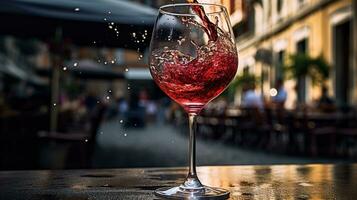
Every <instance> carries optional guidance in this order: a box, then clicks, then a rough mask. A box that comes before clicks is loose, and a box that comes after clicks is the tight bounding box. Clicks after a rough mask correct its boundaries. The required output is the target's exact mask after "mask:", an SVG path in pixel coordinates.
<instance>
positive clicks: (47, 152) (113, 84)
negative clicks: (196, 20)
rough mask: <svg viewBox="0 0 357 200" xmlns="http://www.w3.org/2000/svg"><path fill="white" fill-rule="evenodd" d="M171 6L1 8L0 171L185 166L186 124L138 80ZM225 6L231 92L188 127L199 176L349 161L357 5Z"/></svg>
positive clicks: (32, 3)
mask: <svg viewBox="0 0 357 200" xmlns="http://www.w3.org/2000/svg"><path fill="white" fill-rule="evenodd" d="M179 2H185V1H174V0H157V1H155V0H136V1H125V0H92V1H85V0H61V1H60V0H51V1H49V0H10V1H1V3H0V21H1V26H0V170H23V169H73V168H116V167H170V166H186V163H187V155H188V154H187V150H186V148H187V143H188V137H187V135H188V134H187V131H188V127H187V126H188V125H187V118H186V115H185V113H184V112H183V110H182V109H181V108H180V106H178V105H177V104H175V103H174V102H173V101H171V100H170V99H169V98H168V97H166V96H165V94H163V93H162V92H161V91H160V89H159V88H158V87H157V86H156V85H155V83H154V82H153V80H152V78H151V76H150V73H149V70H148V47H149V42H150V37H151V32H152V27H153V25H154V22H155V18H156V15H157V12H158V11H157V9H158V8H159V6H161V5H164V4H167V3H179ZM199 2H202V3H203V2H209V3H219V4H223V5H225V6H226V7H227V9H228V12H229V14H230V16H231V22H232V26H233V30H234V33H235V36H236V43H237V48H238V51H239V69H238V73H237V75H236V78H235V80H234V81H233V82H232V84H231V85H230V87H229V88H228V89H227V90H226V91H225V92H224V93H223V94H222V95H220V96H219V97H218V98H216V99H215V100H214V101H212V102H211V103H210V104H209V105H207V106H206V108H205V109H204V110H203V111H202V113H201V115H200V117H199V118H198V128H197V129H198V130H197V136H198V144H197V155H198V156H197V157H198V164H199V165H230V164H234V165H237V164H283V163H284V164H286V163H298V164H304V163H341V162H355V161H356V160H357V111H356V108H357V107H356V106H357V105H356V102H357V57H356V55H357V42H356V41H357V40H356V39H354V37H356V36H357V16H356V8H357V1H355V0H289V1H288V0H211V1H208V0H205V1H203V0H202V1H199Z"/></svg>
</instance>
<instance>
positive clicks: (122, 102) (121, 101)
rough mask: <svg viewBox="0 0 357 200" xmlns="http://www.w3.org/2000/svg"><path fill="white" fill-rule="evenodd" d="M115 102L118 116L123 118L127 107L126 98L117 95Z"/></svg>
mask: <svg viewBox="0 0 357 200" xmlns="http://www.w3.org/2000/svg"><path fill="white" fill-rule="evenodd" d="M117 103H118V104H117V105H118V115H119V118H125V117H126V114H127V112H128V109H129V105H128V102H127V100H126V99H125V98H124V97H119V98H118V100H117Z"/></svg>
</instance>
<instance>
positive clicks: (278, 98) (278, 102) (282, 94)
mask: <svg viewBox="0 0 357 200" xmlns="http://www.w3.org/2000/svg"><path fill="white" fill-rule="evenodd" d="M275 89H276V90H277V94H276V95H275V96H273V97H272V103H273V104H274V105H275V106H277V107H278V108H284V105H285V102H286V99H287V97H288V93H287V91H286V90H285V88H284V81H283V80H282V79H278V80H277V81H276V84H275Z"/></svg>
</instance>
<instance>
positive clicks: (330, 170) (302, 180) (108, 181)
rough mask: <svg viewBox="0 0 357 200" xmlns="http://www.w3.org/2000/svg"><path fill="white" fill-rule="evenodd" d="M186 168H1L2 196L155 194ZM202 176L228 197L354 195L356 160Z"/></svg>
mask: <svg viewBox="0 0 357 200" xmlns="http://www.w3.org/2000/svg"><path fill="white" fill-rule="evenodd" d="M186 171H187V169H186V168H147V169H139V168H133V169H89V170H37V171H3V172H0V199H1V200H16V199H36V200H37V199H48V200H52V199H55V200H60V199H61V200H92V199H100V200H107V199H108V200H109V199H110V200H112V199H125V200H130V199H157V198H156V197H155V196H154V195H153V191H154V190H155V189H157V188H160V187H163V186H176V185H177V184H179V183H181V182H182V181H183V180H184V178H185V175H186ZM198 174H199V177H200V179H201V181H202V182H203V183H204V184H206V185H210V186H215V187H223V188H226V189H229V190H230V191H231V197H230V199H301V200H304V199H357V164H311V165H261V166H260V165H252V166H248V165H247V166H213V167H199V168H198Z"/></svg>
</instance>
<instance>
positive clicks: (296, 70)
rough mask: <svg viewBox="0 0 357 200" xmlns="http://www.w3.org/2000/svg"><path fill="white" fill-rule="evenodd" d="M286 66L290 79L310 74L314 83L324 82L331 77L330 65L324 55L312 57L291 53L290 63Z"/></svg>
mask: <svg viewBox="0 0 357 200" xmlns="http://www.w3.org/2000/svg"><path fill="white" fill-rule="evenodd" d="M284 68H285V71H286V72H287V73H286V74H287V76H288V77H287V78H288V79H296V80H298V79H299V78H301V77H304V76H309V77H310V78H311V81H312V83H313V84H321V83H323V82H324V81H325V80H326V79H327V78H328V77H329V72H330V66H329V64H328V63H327V62H326V60H325V59H324V58H323V56H319V57H317V58H312V57H310V56H309V55H306V54H295V55H291V56H290V59H289V64H288V65H286V66H284Z"/></svg>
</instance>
